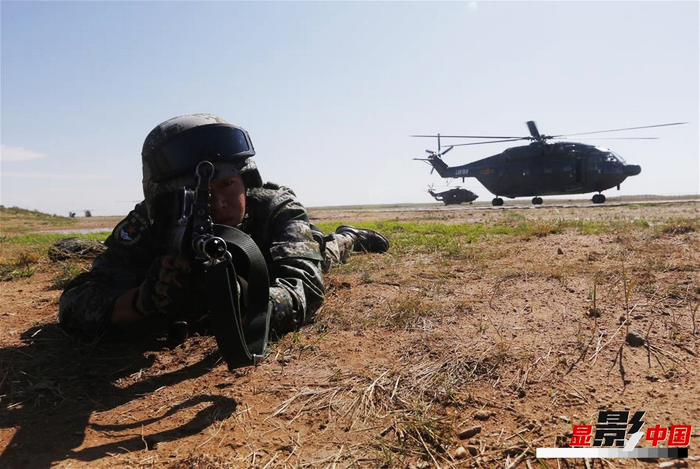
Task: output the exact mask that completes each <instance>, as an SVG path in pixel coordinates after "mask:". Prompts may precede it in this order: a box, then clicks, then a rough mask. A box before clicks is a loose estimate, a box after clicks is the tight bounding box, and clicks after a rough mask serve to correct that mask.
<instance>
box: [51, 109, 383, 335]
mask: <svg viewBox="0 0 700 469" xmlns="http://www.w3.org/2000/svg"><path fill="white" fill-rule="evenodd" d="M253 155H255V150H254V149H253V145H252V142H251V140H250V137H249V135H248V132H246V131H245V130H244V129H242V128H240V127H237V126H234V125H231V124H229V123H228V122H226V121H225V120H224V119H222V118H220V117H217V116H214V115H210V114H193V115H185V116H179V117H175V118H173V119H170V120H167V121H165V122H163V123H162V124H160V125H158V126H157V127H156V128H155V129H153V131H151V132H150V133H149V134H148V136H147V137H146V140H145V142H144V145H143V151H142V164H143V191H144V196H145V200H144V201H143V202H141V203H139V204H137V205H136V207H135V208H134V209H133V210H132V211H131V212H130V213H129V214H128V215H127V216H126V218H125V219H124V220H122V221H121V222H120V223H119V224H118V225H117V226H116V227H115V228H114V231H113V232H112V234H111V235H110V236H109V237H108V238H107V240H106V241H105V245H106V246H107V249H106V251H105V252H104V253H103V254H101V255H100V256H99V257H98V258H97V259H95V261H94V263H93V265H92V269H91V271H90V272H87V273H84V274H81V275H79V276H78V277H76V278H75V279H74V280H73V281H72V282H71V283H69V285H68V286H67V287H66V289H65V290H64V292H63V294H62V295H61V299H60V305H59V312H58V316H59V321H60V323H61V325H62V326H64V327H65V328H67V329H68V330H71V331H75V332H77V333H78V334H79V335H81V336H82V337H84V338H88V339H92V338H95V337H99V336H100V335H101V334H103V333H104V332H106V331H107V330H110V329H122V328H128V327H129V326H130V325H133V324H136V323H139V324H143V325H145V324H144V321H145V323H149V324H156V325H157V326H158V327H161V326H162V325H168V324H172V323H173V321H178V323H181V322H182V321H186V322H187V323H189V327H190V331H191V330H192V328H193V327H194V328H195V330H196V325H197V324H198V323H199V322H200V320H201V319H202V318H205V317H206V316H207V311H206V306H205V305H206V301H205V300H203V299H202V295H203V294H204V293H203V289H202V286H201V285H198V284H196V282H193V281H192V274H193V272H192V266H191V265H190V262H189V261H188V260H187V258H185V257H184V256H183V255H182V254H178V253H173V252H167V249H166V248H165V246H167V245H168V239H167V237H168V235H169V233H170V232H169V230H168V227H169V226H172V218H173V208H172V207H173V206H174V203H173V198H174V195H175V194H176V192H177V191H178V189H180V188H182V187H183V186H187V187H192V186H193V185H194V184H195V180H194V179H195V177H194V169H195V167H196V166H197V164H198V163H200V162H201V161H203V160H208V161H211V162H212V163H213V164H214V168H215V171H214V174H213V177H212V179H211V185H210V192H211V198H210V211H211V218H212V220H213V222H214V223H216V224H221V225H228V226H233V227H237V228H239V229H240V230H241V231H243V232H244V233H247V234H248V235H249V236H250V237H251V238H252V240H253V241H254V242H255V244H256V245H257V246H258V247H259V248H260V251H261V252H262V253H263V256H264V258H265V263H266V265H267V270H268V273H269V278H270V288H269V304H270V310H271V313H270V333H271V335H275V336H279V335H282V334H284V333H286V332H289V331H292V330H295V329H297V328H298V327H300V326H302V325H303V324H307V323H309V322H311V321H313V318H314V314H315V312H316V310H317V309H318V308H319V307H320V306H321V303H322V302H323V299H324V283H323V272H327V270H328V269H329V268H330V266H331V265H332V264H333V263H340V262H344V261H345V260H346V258H347V256H348V254H349V252H350V251H367V252H384V251H386V250H387V249H388V248H389V241H388V240H387V239H386V238H385V237H384V236H382V235H381V234H379V233H377V232H375V231H372V230H366V229H357V228H354V227H352V226H347V225H342V226H340V227H338V229H337V230H336V232H335V233H333V234H331V235H328V236H324V235H323V233H321V232H320V231H318V230H317V229H315V227H313V225H311V224H310V222H309V219H308V214H307V211H306V209H305V208H304V206H303V205H302V204H301V203H300V202H299V201H298V200H297V198H296V196H295V194H294V192H292V190H290V189H289V188H286V187H282V186H279V185H276V184H273V183H269V182H268V183H265V184H263V181H262V178H261V176H260V173H259V171H258V169H257V166H256V164H255V162H254V161H253V158H252V157H253ZM239 280H240V283H241V284H242V285H244V286H245V282H246V280H245V279H243V278H239ZM244 290H245V287H243V288H242V291H244Z"/></svg>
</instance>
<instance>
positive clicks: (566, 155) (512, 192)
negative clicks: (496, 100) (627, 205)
mask: <svg viewBox="0 0 700 469" xmlns="http://www.w3.org/2000/svg"><path fill="white" fill-rule="evenodd" d="M686 123H687V122H675V123H671V124H658V125H647V126H643V127H627V128H624V129H611V130H599V131H595V132H583V133H576V134H568V136H574V135H589V134H599V133H604V132H619V131H623V130H636V129H648V128H652V127H665V126H670V125H681V124H686ZM527 127H528V129H529V130H530V135H529V136H526V137H507V136H499V137H495V136H476V135H442V136H441V135H440V134H437V135H411V137H432V138H435V137H437V140H438V150H437V151H432V150H426V152H427V153H428V157H427V158H414V159H416V160H420V161H426V162H427V163H428V164H430V165H431V166H432V167H433V169H432V170H431V173H432V171H433V170H437V172H438V174H439V175H440V176H441V177H443V178H462V182H464V179H465V178H468V177H474V178H476V179H477V180H478V181H479V182H480V183H481V184H482V185H483V186H484V187H485V188H486V189H488V191H489V192H491V193H492V194H493V195H495V196H496V197H495V198H494V199H493V200H492V201H491V203H492V204H493V205H494V206H500V205H503V199H502V198H501V197H508V198H511V199H513V198H515V197H532V203H533V205H540V204H542V197H541V196H543V195H570V194H587V193H589V192H597V194H595V195H593V198H592V202H593V203H594V204H602V203H603V202H605V195H603V194H602V192H603V191H604V190H606V189H610V188H612V187H615V186H617V188H618V190H619V189H620V184H621V183H622V182H623V181H624V180H625V179H627V178H628V177H630V176H636V175H638V174H639V173H640V172H641V171H642V168H641V167H640V166H639V165H634V164H627V163H626V162H625V160H624V159H622V157H621V156H620V155H618V154H616V153H615V152H613V151H611V150H608V149H607V148H603V147H599V146H593V145H587V144H584V143H574V142H565V141H555V142H553V143H549V142H548V140H551V139H557V138H559V137H564V135H543V134H541V133H540V132H539V131H538V129H537V126H536V125H535V122H533V121H529V122H527ZM441 137H442V138H476V139H493V140H488V141H483V142H474V143H456V144H450V145H449V146H448V147H447V149H446V150H444V151H441V147H440V138H441ZM609 138H615V137H609ZM618 138H628V139H656V138H657V137H618ZM518 140H530V141H531V142H532V143H530V144H529V145H524V146H518V147H512V148H508V149H507V150H505V151H503V152H502V153H499V154H497V155H493V156H489V157H487V158H483V159H480V160H478V161H474V162H472V163H468V164H464V165H461V166H448V165H447V163H445V162H444V161H443V159H442V157H443V155H445V153H447V152H448V151H450V150H452V149H453V148H454V147H458V146H467V145H483V144H487V143H501V142H515V141H518Z"/></svg>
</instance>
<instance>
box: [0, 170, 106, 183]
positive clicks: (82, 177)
mask: <svg viewBox="0 0 700 469" xmlns="http://www.w3.org/2000/svg"><path fill="white" fill-rule="evenodd" d="M2 176H3V177H11V178H20V179H61V180H71V181H93V180H97V179H107V176H105V175H104V174H56V173H14V172H7V171H3V173H2Z"/></svg>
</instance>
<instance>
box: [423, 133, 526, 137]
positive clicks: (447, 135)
mask: <svg viewBox="0 0 700 469" xmlns="http://www.w3.org/2000/svg"><path fill="white" fill-rule="evenodd" d="M438 135H439V136H440V137H441V138H523V137H516V136H513V135H508V136H493V135H440V134H438ZM438 135H409V137H430V138H435V137H437V136H438ZM525 138H530V137H525Z"/></svg>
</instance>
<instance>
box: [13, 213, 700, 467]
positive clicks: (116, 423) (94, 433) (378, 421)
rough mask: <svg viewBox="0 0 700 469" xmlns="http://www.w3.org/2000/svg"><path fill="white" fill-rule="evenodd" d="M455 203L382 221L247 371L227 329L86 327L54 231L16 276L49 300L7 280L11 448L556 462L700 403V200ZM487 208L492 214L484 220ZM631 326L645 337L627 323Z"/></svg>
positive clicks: (215, 459)
mask: <svg viewBox="0 0 700 469" xmlns="http://www.w3.org/2000/svg"><path fill="white" fill-rule="evenodd" d="M445 213H447V212H439V213H436V214H435V215H434V216H433V217H432V218H425V219H423V218H418V219H415V220H414V219H412V220H408V221H406V220H394V219H384V220H379V221H377V220H374V221H373V223H375V224H374V225H370V226H374V227H377V228H379V227H380V226H381V227H384V229H385V230H386V231H387V232H388V234H389V236H390V237H391V239H392V242H394V244H393V245H392V249H391V250H390V251H389V252H388V253H386V254H384V255H364V254H362V255H360V254H358V255H355V256H353V257H352V258H351V261H350V262H349V263H348V264H346V265H343V266H340V267H337V268H335V269H334V270H333V271H332V272H331V273H330V274H329V275H328V276H327V279H326V280H327V295H326V296H327V298H326V302H325V304H324V305H323V307H322V308H321V309H320V310H319V311H318V313H317V318H316V322H315V323H314V324H313V325H310V326H308V327H304V328H302V329H301V330H300V331H298V332H296V333H293V334H288V335H287V336H285V337H283V338H282V339H280V340H279V341H277V342H275V343H273V344H271V346H270V349H269V352H268V358H267V360H266V361H265V362H264V363H263V364H262V365H260V366H259V367H257V368H249V369H243V370H237V371H235V372H233V373H229V372H228V371H227V370H226V367H225V366H224V365H223V364H222V363H221V362H220V361H219V358H218V355H217V354H215V353H213V354H212V351H213V350H215V348H216V347H215V342H214V340H213V338H211V337H193V338H190V339H189V340H188V341H187V342H185V343H184V344H182V345H179V346H172V345H170V344H168V343H167V342H166V341H164V340H162V338H159V337H158V336H153V335H151V334H150V332H148V331H142V333H143V337H141V338H140V339H138V340H137V339H136V338H132V339H129V340H127V339H126V338H125V337H124V336H118V337H116V338H105V339H103V340H101V341H97V342H95V343H90V344H86V343H80V342H76V341H75V340H73V339H72V338H70V337H68V336H67V335H65V334H64V333H63V332H62V331H61V329H60V328H58V327H56V325H55V319H54V318H53V314H54V313H55V301H56V300H57V296H58V294H59V293H60V292H59V291H57V290H50V288H51V286H52V285H54V286H55V285H56V284H57V283H58V282H60V281H61V279H64V278H65V279H68V278H70V277H71V276H72V275H74V274H75V273H77V271H79V270H80V269H82V268H84V267H85V266H86V265H87V263H83V262H75V263H72V264H66V265H65V266H61V265H58V264H49V263H48V262H47V261H46V259H44V258H43V257H42V256H43V254H41V252H43V251H41V250H38V252H39V253H40V254H39V259H38V262H35V263H34V264H31V265H32V266H34V268H35V269H36V275H35V277H33V278H31V279H26V278H24V279H21V278H18V279H15V280H12V281H8V282H4V283H3V284H2V285H3V287H5V290H4V291H9V289H11V288H16V289H18V290H21V289H25V288H28V285H30V284H29V283H28V282H32V281H34V282H37V283H35V284H32V285H35V286H34V287H33V288H35V289H36V290H37V291H41V292H44V293H43V294H45V295H47V297H49V298H51V300H50V301H49V302H47V303H46V304H45V305H43V303H42V304H39V306H37V305H36V304H31V305H30V306H27V300H26V297H25V295H22V294H20V293H17V294H16V295H14V296H8V297H4V298H6V299H5V301H4V303H5V304H6V305H7V306H5V309H4V311H8V312H9V313H12V314H15V313H17V314H20V313H21V314H25V315H26V317H25V319H24V320H22V321H21V320H19V316H14V315H13V316H7V317H5V318H4V319H7V321H4V322H3V328H4V329H3V331H2V332H3V346H2V349H0V365H1V366H0V370H2V372H0V402H1V403H2V410H1V411H0V412H1V415H0V417H2V421H4V422H9V424H8V425H9V426H8V427H7V428H11V429H12V430H11V431H5V433H0V438H4V440H2V441H1V443H2V445H0V450H2V451H4V453H3V456H2V457H0V462H4V461H9V462H10V463H16V462H17V461H22V460H23V459H22V458H23V457H25V458H26V457H28V456H26V455H31V454H36V455H43V456H36V457H37V458H39V459H41V461H42V462H43V463H45V464H44V465H45V466H48V465H50V464H54V465H57V466H59V467H168V468H180V467H203V468H212V469H215V468H216V469H218V468H228V467H261V468H263V467H267V468H272V467H285V468H286V467H415V468H419V467H425V468H427V467H527V468H528V469H530V468H531V467H558V465H557V464H558V463H557V462H555V461H548V462H544V461H537V460H536V458H535V456H534V455H535V451H536V448H538V447H553V446H555V445H557V443H558V442H559V443H562V442H566V441H568V437H567V436H566V435H567V432H569V431H570V430H571V425H572V424H583V423H591V422H592V423H595V420H596V418H597V413H598V411H599V410H602V409H607V410H623V409H631V410H646V411H647V416H646V419H647V422H648V423H649V424H650V425H653V424H656V423H658V424H661V425H669V424H691V423H694V422H696V421H697V420H698V418H700V414H699V413H698V412H700V408H698V407H697V396H696V392H695V391H694V385H693V383H695V382H696V381H697V376H698V371H699V370H700V363H699V362H698V353H700V350H699V349H698V339H699V337H698V320H699V319H700V318H698V309H699V306H698V305H700V277H699V276H698V275H699V274H700V270H699V268H698V266H700V254H699V253H700V234H699V231H698V230H697V223H696V219H695V217H696V214H697V208H696V205H694V204H691V205H690V206H686V205H682V204H679V206H678V208H677V210H669V208H668V206H664V207H662V209H661V210H651V209H649V208H646V207H637V208H632V207H620V208H619V209H617V208H616V209H614V210H610V209H609V208H608V207H600V210H598V209H596V210H592V209H583V210H579V211H571V212H569V210H568V209H554V208H552V209H544V210H543V209H537V210H521V211H505V210H502V211H496V210H494V211H488V212H486V211H484V213H481V212H475V211H469V210H465V211H463V213H462V212H449V215H450V216H449V217H446V218H445V219H444V220H442V219H439V220H436V217H437V216H440V217H442V216H444V215H445ZM455 213H456V214H459V213H462V215H460V216H463V217H464V218H462V219H460V218H458V217H457V215H454V214H455ZM346 216H347V217H349V216H350V215H345V216H342V217H336V218H330V217H329V218H327V219H326V221H325V223H327V224H328V225H329V226H334V225H335V224H337V223H340V221H341V220H343V221H347V220H352V218H346ZM421 217H423V215H421ZM474 217H479V220H478V221H477V222H475V223H478V225H479V226H478V227H477V226H475V223H471V222H465V221H464V220H465V219H466V220H469V219H472V218H474ZM640 220H642V221H640ZM443 224H444V225H445V226H444V227H440V225H443ZM463 225H464V226H463ZM472 225H474V226H472ZM325 229H326V230H327V231H328V227H325ZM64 270H65V272H64ZM591 310H596V311H598V313H599V314H590V311H591ZM34 311H37V312H38V314H35V315H33V316H32V315H31V312H34ZM633 331H634V332H637V333H638V334H639V336H641V337H642V338H643V339H644V345H643V346H641V347H632V346H631V345H629V344H628V343H627V342H626V337H627V334H628V333H629V332H633ZM43 415H51V416H52V419H51V420H50V421H49V422H48V423H47V422H46V421H45V419H44V418H43V417H42V416H43ZM52 422H54V423H52ZM477 427H478V429H479V430H478V431H477V430H474V429H475V428H477ZM18 429H20V430H18ZM467 430H469V431H467ZM0 431H3V430H2V429H0ZM470 432H472V433H473V432H477V433H474V434H472V435H471V436H469V437H467V436H464V435H466V434H468V433H470ZM76 434H78V435H82V436H81V437H80V438H77V437H75V435H76ZM18 435H19V436H18ZM460 435H463V436H462V437H460ZM83 437H84V438H83ZM10 438H14V439H13V440H12V442H11V441H10ZM42 438H43V439H42ZM48 441H51V442H52V443H51V444H54V445H59V447H60V450H61V454H58V455H56V454H53V453H49V452H47V450H46V448H49V447H50V445H49V444H48V443H47V442H48ZM11 444H16V445H18V446H17V447H16V448H17V449H13V448H15V447H11ZM20 448H21V451H20ZM460 448H461V449H460ZM690 452H691V455H693V454H695V455H697V454H698V444H697V442H696V441H695V440H691V449H690ZM3 458H4V459H3ZM559 464H560V465H561V467H587V466H586V463H584V462H582V461H580V460H579V461H573V460H572V461H566V462H565V463H564V462H560V463H559ZM595 464H596V466H600V465H601V464H603V465H604V467H623V464H622V462H621V461H606V462H604V463H601V462H600V461H597V462H596V463H595ZM589 465H590V464H589ZM9 467H12V464H10V465H9ZM624 467H647V466H646V465H644V464H643V463H641V462H635V461H626V462H625V464H624Z"/></svg>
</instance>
